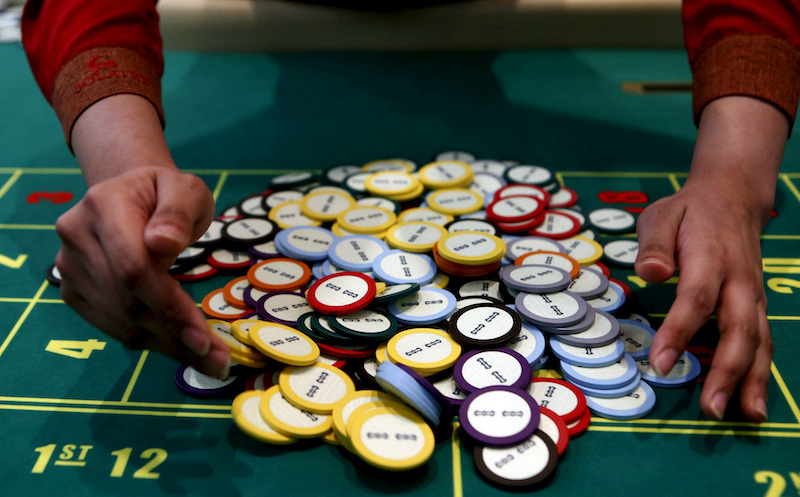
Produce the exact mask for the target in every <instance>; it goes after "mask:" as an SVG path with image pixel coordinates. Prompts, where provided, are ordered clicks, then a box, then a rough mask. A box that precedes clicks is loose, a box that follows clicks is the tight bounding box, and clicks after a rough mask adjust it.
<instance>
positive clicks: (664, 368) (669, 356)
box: [653, 349, 678, 376]
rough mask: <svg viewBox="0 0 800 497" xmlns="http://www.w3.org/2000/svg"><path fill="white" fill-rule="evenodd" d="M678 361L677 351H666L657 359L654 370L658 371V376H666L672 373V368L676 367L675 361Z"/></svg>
mask: <svg viewBox="0 0 800 497" xmlns="http://www.w3.org/2000/svg"><path fill="white" fill-rule="evenodd" d="M677 360H678V351H677V350H674V349H665V350H663V351H662V352H661V354H659V355H658V357H656V360H655V362H653V369H655V370H656V374H657V375H658V376H666V375H667V374H669V372H670V371H672V367H673V366H675V361H677Z"/></svg>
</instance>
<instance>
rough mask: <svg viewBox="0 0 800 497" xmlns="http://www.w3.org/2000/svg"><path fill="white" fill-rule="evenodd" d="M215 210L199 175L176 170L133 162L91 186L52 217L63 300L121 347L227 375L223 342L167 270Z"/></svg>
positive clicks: (226, 351) (226, 358) (227, 359)
mask: <svg viewBox="0 0 800 497" xmlns="http://www.w3.org/2000/svg"><path fill="white" fill-rule="evenodd" d="M213 212H214V201H213V199H212V197H211V194H210V192H209V191H208V188H207V187H206V185H205V184H204V183H203V181H202V180H201V179H199V178H197V177H196V176H192V175H188V174H183V173H180V172H179V171H177V170H176V169H171V168H164V167H152V168H136V169H132V170H131V171H129V172H125V173H123V174H120V175H118V176H114V177H112V178H110V179H106V180H104V181H101V182H99V183H97V184H95V185H94V186H92V187H91V188H90V189H89V191H88V192H87V193H86V195H85V196H84V198H83V199H82V200H81V201H80V202H79V203H78V204H77V205H75V206H74V207H73V208H72V209H70V210H69V211H68V212H66V213H65V214H64V215H62V216H61V217H60V218H59V219H58V221H57V223H56V231H57V233H58V235H59V237H60V238H61V241H62V246H61V249H60V251H59V252H58V255H57V256H56V265H57V266H58V268H59V271H60V272H61V276H62V279H63V281H62V285H61V295H62V298H63V299H64V301H65V302H66V303H67V304H69V305H70V306H71V307H72V308H73V309H75V310H76V311H77V312H78V314H80V315H81V316H82V317H83V318H84V319H86V320H87V321H88V322H89V323H91V324H92V325H94V326H95V327H97V328H98V329H100V330H101V331H103V332H104V333H107V334H108V335H110V336H112V337H113V338H116V339H118V340H120V341H121V342H122V343H123V344H125V345H126V346H127V347H129V348H132V349H145V348H146V349H152V350H156V351H159V352H162V353H164V354H166V355H169V356H171V357H174V358H175V359H177V360H179V361H181V362H182V363H184V364H189V365H191V366H194V367H195V368H196V369H198V370H200V371H202V372H204V373H206V374H209V375H213V376H219V377H225V376H227V373H228V362H229V351H228V347H227V346H226V345H225V344H224V342H222V340H220V339H219V338H218V337H216V336H215V335H214V334H213V333H211V332H210V330H209V329H208V326H207V324H206V320H205V318H204V317H203V315H202V313H201V311H200V310H199V309H198V308H197V306H196V304H195V302H194V300H193V299H192V298H191V297H190V296H189V295H188V294H187V293H186V292H184V291H183V290H182V289H181V288H180V286H179V284H178V283H177V282H176V281H175V280H174V279H173V278H172V276H171V275H170V274H169V273H168V269H169V267H170V265H171V264H172V263H173V262H174V260H175V258H176V257H177V255H178V254H179V253H180V252H181V251H182V250H183V249H184V248H185V247H186V246H188V245H189V244H191V243H192V242H193V241H194V240H196V239H197V238H198V237H199V236H200V235H202V233H203V232H204V230H205V229H206V227H207V226H208V224H209V222H210V221H211V218H212V216H213Z"/></svg>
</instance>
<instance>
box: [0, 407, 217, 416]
mask: <svg viewBox="0 0 800 497" xmlns="http://www.w3.org/2000/svg"><path fill="white" fill-rule="evenodd" d="M0 409H5V410H7V411H37V412H71V413H78V414H127V415H131V416H153V417H162V418H205V419H231V413H230V409H231V408H230V407H227V410H228V411H229V412H227V413H225V414H222V413H220V414H217V413H210V412H209V413H203V412H170V411H134V410H126V409H102V408H99V407H63V406H7V405H2V404H0Z"/></svg>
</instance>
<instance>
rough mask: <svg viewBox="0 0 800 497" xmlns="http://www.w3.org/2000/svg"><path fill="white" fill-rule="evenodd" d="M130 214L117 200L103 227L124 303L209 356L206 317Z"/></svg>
mask: <svg viewBox="0 0 800 497" xmlns="http://www.w3.org/2000/svg"><path fill="white" fill-rule="evenodd" d="M130 217H131V216H130V209H129V208H128V207H127V206H124V205H120V203H114V204H112V205H108V206H106V207H105V211H104V220H105V221H104V222H103V223H102V224H101V225H99V226H98V227H97V230H98V234H97V237H98V240H99V243H100V244H101V247H102V250H103V254H104V255H103V258H104V260H106V261H113V263H110V271H111V276H110V279H111V281H113V282H115V283H116V285H118V286H119V288H120V290H121V291H122V293H123V295H121V296H120V297H119V298H120V300H121V303H120V304H118V306H120V305H121V306H123V307H124V308H125V310H126V313H127V314H128V316H127V317H128V318H129V319H132V320H134V322H135V323H136V324H137V325H139V326H143V327H145V328H147V329H148V330H149V331H150V332H152V333H153V334H155V335H157V336H160V337H162V338H164V339H165V340H166V341H172V342H175V343H181V344H182V346H183V347H185V348H188V349H189V350H190V351H191V352H192V353H193V354H195V355H197V356H198V357H202V358H206V357H207V356H208V354H209V352H211V351H212V350H216V349H213V348H212V345H213V344H214V342H213V340H212V336H211V332H210V330H209V329H208V326H207V325H206V320H205V318H204V317H203V315H202V313H201V312H200V310H199V309H198V308H197V306H196V304H195V302H194V301H193V300H192V298H191V297H190V296H189V295H188V294H187V293H186V292H184V291H183V290H181V289H180V286H179V285H178V284H177V282H176V281H175V280H174V279H173V278H172V277H171V276H170V275H169V273H168V272H167V271H166V268H161V267H159V266H160V265H161V264H159V262H158V261H157V259H158V258H157V257H153V256H152V254H151V252H150V251H149V250H147V248H146V247H145V246H144V243H143V241H142V230H141V229H140V228H138V227H137V225H136V224H135V223H130V222H127V223H126V220H128V221H130V219H129V218H130ZM120 227H125V229H121V228H120ZM128 228H130V229H128ZM208 361H210V362H209V364H208V365H207V367H208V368H215V369H217V370H222V369H224V367H225V366H226V365H224V364H222V363H223V362H225V361H223V360H222V359H221V358H220V357H219V354H218V353H215V354H214V355H213V356H212V357H209V358H208Z"/></svg>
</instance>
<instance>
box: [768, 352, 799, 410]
mask: <svg viewBox="0 0 800 497" xmlns="http://www.w3.org/2000/svg"><path fill="white" fill-rule="evenodd" d="M770 370H771V371H772V376H773V377H775V383H777V384H778V388H780V389H781V393H782V394H783V397H784V398H785V399H786V403H787V404H789V409H791V410H792V413H793V414H794V418H795V419H796V420H797V423H798V424H800V408H798V407H797V402H795V401H794V397H792V392H790V391H789V387H787V386H786V382H784V381H783V377H782V376H781V374H780V373H779V372H778V367H777V366H776V365H775V363H774V362H773V363H772V364H771V365H770Z"/></svg>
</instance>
